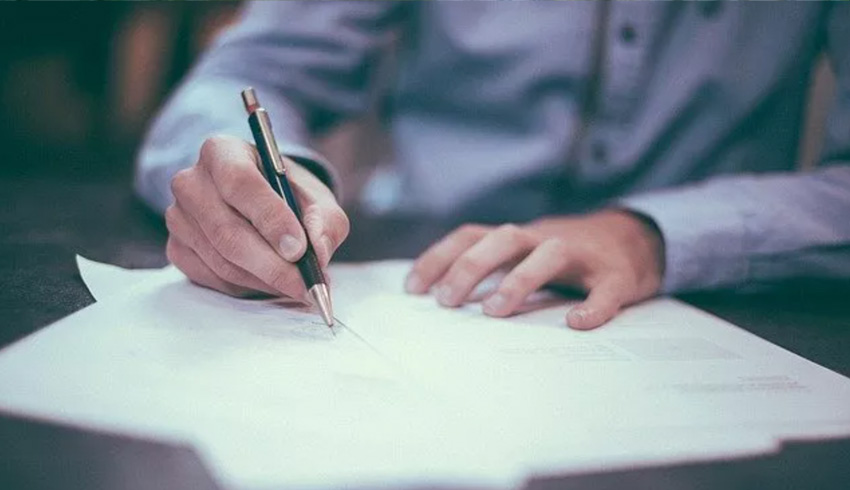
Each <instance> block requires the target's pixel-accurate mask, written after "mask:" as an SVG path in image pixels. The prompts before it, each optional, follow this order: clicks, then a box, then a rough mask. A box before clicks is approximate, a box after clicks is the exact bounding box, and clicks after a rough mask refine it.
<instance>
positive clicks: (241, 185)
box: [214, 165, 249, 202]
mask: <svg viewBox="0 0 850 490" xmlns="http://www.w3.org/2000/svg"><path fill="white" fill-rule="evenodd" d="M215 175H216V177H217V178H215V179H214V181H215V183H216V186H217V187H218V190H219V192H220V193H221V197H223V198H224V200H225V201H228V202H233V201H236V200H240V199H243V196H246V193H245V189H246V188H247V186H248V185H249V184H248V181H247V176H246V175H245V170H244V169H243V168H241V167H237V166H231V165H222V166H220V167H219V168H217V169H216V170H215Z"/></svg>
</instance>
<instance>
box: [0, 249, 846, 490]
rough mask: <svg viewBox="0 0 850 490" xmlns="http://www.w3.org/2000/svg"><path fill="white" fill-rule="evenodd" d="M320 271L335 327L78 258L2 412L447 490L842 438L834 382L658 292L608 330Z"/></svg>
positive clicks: (25, 351) (1, 396) (231, 477)
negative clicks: (80, 283) (65, 297)
mask: <svg viewBox="0 0 850 490" xmlns="http://www.w3.org/2000/svg"><path fill="white" fill-rule="evenodd" d="M409 266H410V264H409V263H408V262H381V263H371V264H359V265H335V266H333V267H332V272H331V274H332V280H333V295H334V301H335V309H336V313H337V317H338V319H339V320H341V324H342V325H340V327H339V328H338V329H337V330H336V335H333V334H332V333H331V332H330V331H329V330H328V329H327V327H325V326H324V325H323V324H322V323H321V320H320V319H319V318H318V317H317V316H316V315H315V314H313V313H312V312H309V311H300V310H295V309H291V308H286V307H283V306H281V305H280V304H279V303H278V302H275V301H269V300H265V301H248V300H238V299H233V298H229V297H226V296H224V295H221V294H218V293H215V292H213V291H209V290H206V289H202V288H199V287H196V286H193V285H192V284H190V283H189V282H188V281H187V280H186V279H185V278H184V277H183V276H182V275H181V274H180V273H179V272H178V271H176V270H175V269H173V268H166V269H163V270H161V271H154V272H148V271H146V272H133V271H124V270H121V269H118V268H114V267H111V266H104V265H102V264H96V263H92V262H88V261H84V260H83V261H81V272H82V274H83V277H84V278H85V280H86V283H87V285H88V286H89V288H90V289H91V290H92V293H93V295H94V296H95V297H96V298H97V299H98V303H97V304H96V305H93V306H91V307H89V308H86V309H84V310H82V311H80V312H78V313H76V314H74V315H71V316H70V317H68V318H66V319H64V320H62V321H60V322H58V323H56V324H54V325H52V326H50V327H48V328H46V329H43V330H41V331H39V332H37V333H35V334H33V335H31V336H29V337H27V338H25V339H23V340H22V341H20V342H18V343H16V344H14V345H12V346H10V347H8V348H6V349H5V350H3V351H2V352H0V408H1V409H2V410H4V411H7V412H11V413H15V414H22V415H25V416H30V417H37V418H44V419H49V420H56V421H61V422H64V423H69V424H74V425H79V426H83V427H88V428H94V429H101V430H110V431H116V432H121V433H129V434H134V435H138V436H141V437H148V438H157V439H163V440H173V441H179V442H188V443H191V444H193V445H194V446H195V447H196V448H197V449H198V451H199V452H200V453H201V455H202V456H203V457H204V458H205V459H206V460H207V462H208V463H209V464H210V467H211V469H212V470H213V471H214V472H215V473H216V474H217V475H218V477H219V478H220V479H221V481H222V483H223V484H225V485H227V486H232V487H240V488H256V487H268V486H276V485H282V486H295V487H298V486H300V487H340V486H353V485H362V486H402V485H425V484H435V485H440V484H446V485H451V486H464V485H469V486H479V487H480V486H490V487H500V488H506V487H514V486H517V485H519V484H520V483H521V482H522V481H523V480H524V479H525V478H527V477H529V476H531V475H539V474H557V473H569V472H576V471H588V470H596V469H604V468H615V467H623V466H635V465H642V464H653V463H662V462H664V463H666V462H675V461H684V460H695V459H707V458H727V457H733V456H736V455H743V454H754V453H759V452H766V451H771V450H774V449H775V448H776V447H777V445H778V444H779V443H780V441H781V440H783V439H786V438H801V437H806V438H810V437H828V436H833V435H846V434H850V380H848V379H847V378H844V377H842V376H840V375H838V374H835V373H833V372H831V371H828V370H826V369H824V368H822V367H820V366H817V365H815V364H813V363H811V362H809V361H807V360H805V359H803V358H800V357H798V356H796V355H794V354H792V353H789V352H787V351H785V350H783V349H781V348H779V347H777V346H774V345H772V344H770V343H768V342H765V341H763V340H761V339H759V338H757V337H755V336H753V335H751V334H749V333H747V332H745V331H743V330H741V329H739V328H737V327H735V326H733V325H730V324H728V323H726V322H723V321H721V320H719V319H717V318H714V317H712V316H710V315H707V314H705V313H703V312H701V311H699V310H696V309H694V308H691V307H689V306H686V305H684V304H682V303H679V302H677V301H674V300H669V299H660V300H655V301H651V302H648V303H645V304H643V305H640V306H637V307H633V308H630V309H628V310H626V311H625V312H623V313H622V314H621V315H620V316H619V317H618V318H617V319H615V320H614V321H613V322H612V323H611V324H609V325H607V326H605V327H604V328H601V329H598V330H595V331H592V332H578V331H573V330H570V329H567V328H566V327H564V323H563V315H564V313H565V311H566V310H567V308H568V307H569V305H564V304H563V303H561V304H559V305H556V306H553V307H548V308H542V309H539V310H536V311H532V312H529V313H526V314H523V315H519V316H515V317H513V318H509V319H501V320H499V319H491V318H487V317H485V316H483V315H482V314H481V313H480V307H479V305H477V304H470V305H468V306H466V307H463V308H459V309H455V310H448V309H443V308H439V307H437V306H436V304H435V302H434V301H433V299H432V298H429V297H415V296H409V295H406V294H404V293H403V291H402V289H401V285H402V282H403V277H404V275H405V274H406V272H407V270H408V268H409Z"/></svg>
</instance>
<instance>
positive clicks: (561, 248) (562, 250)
mask: <svg viewBox="0 0 850 490" xmlns="http://www.w3.org/2000/svg"><path fill="white" fill-rule="evenodd" d="M540 246H541V247H545V250H546V251H547V253H549V254H551V255H552V256H554V257H556V258H564V257H566V256H567V255H568V254H569V252H570V249H569V244H567V242H566V240H564V239H562V238H548V239H546V240H545V241H544V242H543V243H542V244H540Z"/></svg>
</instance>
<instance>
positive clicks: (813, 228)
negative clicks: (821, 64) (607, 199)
mask: <svg viewBox="0 0 850 490" xmlns="http://www.w3.org/2000/svg"><path fill="white" fill-rule="evenodd" d="M847 25H850V6H847V5H840V6H839V5H835V6H834V7H833V8H832V11H831V12H830V16H829V18H828V19H827V22H826V31H827V36H826V38H827V51H828V54H829V58H830V61H831V63H832V66H833V69H834V71H835V74H836V78H837V89H836V94H835V99H834V101H833V107H832V109H831V111H830V115H829V119H828V121H827V129H826V135H825V140H824V151H823V153H822V155H821V158H820V165H819V167H818V168H817V169H816V170H814V171H810V172H806V173H785V174H765V175H744V176H730V177H720V178H714V179H711V180H708V181H705V182H703V183H699V184H696V185H692V186H687V187H681V188H676V189H671V190H666V191H661V192H651V193H646V194H642V195H636V196H632V197H628V198H626V199H623V200H622V201H621V202H620V205H621V206H624V207H625V208H626V209H631V210H633V211H636V212H638V213H640V214H643V215H645V216H647V217H649V218H651V219H652V220H653V221H654V222H655V224H656V225H657V226H658V228H659V230H660V231H661V233H662V235H663V238H664V243H665V253H666V259H665V277H664V280H663V284H662V290H663V292H665V293H675V292H682V291H688V290H697V289H713V288H731V287H737V286H741V285H744V284H753V283H759V282H771V281H776V280H781V279H787V278H792V277H829V278H850V30H849V29H847V27H846V26H847Z"/></svg>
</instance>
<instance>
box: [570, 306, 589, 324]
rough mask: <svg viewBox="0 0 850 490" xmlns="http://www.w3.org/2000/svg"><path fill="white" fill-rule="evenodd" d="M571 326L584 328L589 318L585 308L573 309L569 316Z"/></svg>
mask: <svg viewBox="0 0 850 490" xmlns="http://www.w3.org/2000/svg"><path fill="white" fill-rule="evenodd" d="M567 317H568V320H569V324H570V326H571V327H572V326H582V324H583V323H584V321H585V320H586V319H587V317H588V312H587V310H585V309H584V308H573V309H572V310H570V313H569V314H568V315H567Z"/></svg>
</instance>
